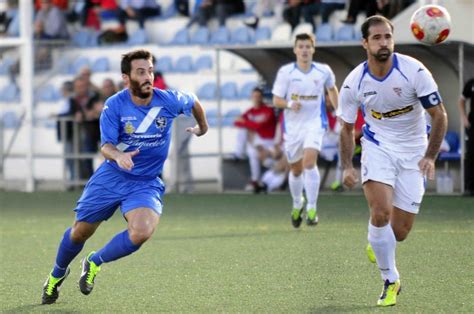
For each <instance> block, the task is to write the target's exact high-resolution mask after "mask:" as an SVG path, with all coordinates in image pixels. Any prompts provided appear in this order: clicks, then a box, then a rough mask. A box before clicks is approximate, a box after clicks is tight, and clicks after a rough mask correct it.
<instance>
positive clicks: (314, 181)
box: [304, 167, 320, 210]
mask: <svg viewBox="0 0 474 314" xmlns="http://www.w3.org/2000/svg"><path fill="white" fill-rule="evenodd" d="M319 182H320V176H319V170H318V168H317V167H314V168H312V169H305V170H304V190H305V191H306V198H307V199H306V201H307V205H306V210H309V209H311V208H316V201H317V200H318V194H319Z"/></svg>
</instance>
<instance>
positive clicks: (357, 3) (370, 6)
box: [342, 0, 377, 24]
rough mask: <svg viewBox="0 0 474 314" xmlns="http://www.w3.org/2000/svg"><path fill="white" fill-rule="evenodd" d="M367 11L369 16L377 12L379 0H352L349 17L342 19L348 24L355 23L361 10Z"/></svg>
mask: <svg viewBox="0 0 474 314" xmlns="http://www.w3.org/2000/svg"><path fill="white" fill-rule="evenodd" d="M362 11H364V12H365V15H366V16H367V17H369V16H372V15H375V14H376V13H377V0H350V1H349V8H348V10H347V18H346V19H345V20H344V21H342V22H343V23H346V24H355V22H356V21H357V15H358V14H359V12H362Z"/></svg>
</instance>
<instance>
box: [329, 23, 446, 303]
mask: <svg viewBox="0 0 474 314" xmlns="http://www.w3.org/2000/svg"><path fill="white" fill-rule="evenodd" d="M361 29H362V37H363V39H362V45H363V46H364V49H365V50H366V51H367V61H366V62H364V63H362V64H360V65H359V66H357V67H356V68H355V69H354V70H353V71H352V72H351V73H350V74H349V75H348V76H347V78H346V80H345V81H344V83H343V85H342V88H341V93H340V96H339V109H338V116H339V117H340V118H341V120H342V121H343V126H342V130H341V135H340V149H341V160H342V167H343V171H344V172H343V181H344V184H346V185H347V186H348V187H349V188H352V187H353V186H355V184H356V183H357V182H358V179H357V174H356V171H355V169H354V168H353V165H352V154H353V151H354V135H353V133H354V122H355V121H356V117H357V110H358V108H359V106H361V107H362V112H363V113H364V119H365V125H364V126H363V130H362V131H363V138H362V140H361V143H362V159H361V164H362V171H361V172H362V184H363V189H364V194H365V197H366V199H367V203H368V206H369V208H370V220H369V228H368V241H369V245H368V247H367V253H368V255H369V259H370V260H371V261H372V262H374V263H375V262H377V264H378V267H379V269H380V271H381V275H382V280H383V281H384V286H383V291H382V294H381V296H380V298H379V300H378V302H377V305H378V306H389V305H395V303H396V299H397V295H398V293H399V292H400V289H401V285H400V278H399V273H398V270H397V267H396V263H395V250H396V246H397V241H403V240H404V239H406V237H407V236H408V233H409V232H410V230H411V228H412V226H413V223H414V221H415V217H416V214H417V213H418V211H419V207H420V203H421V200H422V198H423V194H424V192H425V180H426V177H428V179H430V180H433V179H434V172H435V160H436V156H437V154H438V151H439V148H440V145H441V142H442V140H443V138H444V135H445V133H446V128H447V117H446V111H445V109H444V106H443V102H442V100H441V96H440V95H439V92H438V87H437V85H436V83H435V81H434V79H433V77H432V75H431V73H430V72H429V71H428V69H427V68H426V67H425V66H424V65H423V64H422V63H421V62H420V61H418V60H416V59H414V58H412V57H409V56H406V55H402V54H399V53H393V50H394V41H393V25H392V24H391V23H390V21H389V20H388V19H386V18H385V17H382V16H372V17H369V18H368V19H367V20H366V21H365V22H364V23H363V24H362V27H361ZM425 111H427V112H428V114H429V115H430V116H431V134H430V137H429V140H428V138H427V132H426V125H427V123H426V119H425Z"/></svg>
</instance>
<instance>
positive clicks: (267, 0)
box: [244, 0, 285, 29]
mask: <svg viewBox="0 0 474 314" xmlns="http://www.w3.org/2000/svg"><path fill="white" fill-rule="evenodd" d="M284 5H285V0H260V1H257V3H256V4H255V6H254V7H253V10H252V13H253V16H252V17H250V18H248V19H246V20H245V21H244V24H245V25H247V26H248V27H252V28H254V29H256V28H257V27H258V24H259V22H260V19H261V18H262V16H264V15H266V14H273V15H274V16H275V19H276V21H275V22H276V24H279V23H281V21H282V20H283V7H284Z"/></svg>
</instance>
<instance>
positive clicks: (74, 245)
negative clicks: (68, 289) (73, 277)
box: [42, 221, 100, 304]
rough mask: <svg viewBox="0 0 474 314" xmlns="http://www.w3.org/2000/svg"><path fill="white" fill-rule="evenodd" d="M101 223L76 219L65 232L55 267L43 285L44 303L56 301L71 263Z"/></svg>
mask: <svg viewBox="0 0 474 314" xmlns="http://www.w3.org/2000/svg"><path fill="white" fill-rule="evenodd" d="M99 225H100V222H96V223H88V222H85V221H75V222H74V224H73V226H72V227H71V228H68V229H67V230H66V231H65V232H64V236H63V239H62V240H61V243H60V244H59V248H58V253H57V255H56V262H55V264H54V268H53V270H52V271H51V273H50V275H49V276H48V278H47V279H46V282H45V284H44V286H43V296H42V303H43V304H52V303H54V302H56V300H57V299H58V297H59V288H60V287H61V285H62V283H63V281H64V280H65V279H66V278H67V276H68V275H69V264H70V263H71V261H72V260H73V259H74V258H75V257H76V256H77V255H78V254H79V253H80V252H81V250H82V248H83V247H84V243H85V242H86V241H87V239H89V238H90V237H91V236H92V235H93V234H94V232H95V230H96V229H97V228H98V227H99Z"/></svg>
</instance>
